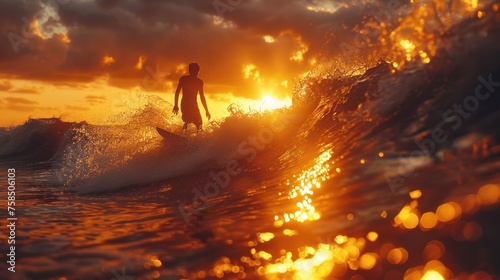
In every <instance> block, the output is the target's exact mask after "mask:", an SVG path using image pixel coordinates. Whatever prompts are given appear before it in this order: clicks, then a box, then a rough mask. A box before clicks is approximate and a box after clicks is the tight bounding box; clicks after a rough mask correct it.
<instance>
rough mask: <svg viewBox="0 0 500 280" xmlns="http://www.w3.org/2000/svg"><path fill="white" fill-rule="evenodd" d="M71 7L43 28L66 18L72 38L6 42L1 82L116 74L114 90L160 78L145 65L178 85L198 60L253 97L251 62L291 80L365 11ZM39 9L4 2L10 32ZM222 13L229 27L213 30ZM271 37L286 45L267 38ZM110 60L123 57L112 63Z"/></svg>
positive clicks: (211, 77) (220, 80)
mask: <svg viewBox="0 0 500 280" xmlns="http://www.w3.org/2000/svg"><path fill="white" fill-rule="evenodd" d="M62 2H67V3H65V4H61V5H58V9H57V15H58V18H59V19H57V18H54V17H53V18H51V19H50V20H49V21H47V23H45V25H44V26H41V27H40V28H41V29H44V30H49V29H50V30H53V31H54V30H56V27H57V22H56V21H59V22H60V23H62V25H64V26H65V27H66V28H67V29H68V34H67V35H68V38H69V39H70V40H71V42H70V43H69V44H68V43H66V42H65V38H64V36H62V35H58V34H53V35H52V36H51V37H50V38H40V37H38V36H33V37H32V38H29V40H28V42H27V43H25V44H21V46H20V48H19V53H18V54H15V52H14V51H13V47H12V46H11V44H10V42H9V40H7V39H4V40H1V41H0V58H3V59H2V60H0V78H1V77H2V76H3V77H17V78H25V79H36V80H42V81H51V82H57V81H67V82H71V81H73V82H89V81H93V80H94V79H96V78H98V77H102V76H103V75H109V80H108V81H109V83H110V84H111V85H113V86H117V87H122V88H129V87H132V86H137V85H140V83H141V81H143V80H144V79H145V77H147V76H148V75H151V73H148V71H146V67H149V68H150V69H153V70H154V71H156V69H157V66H159V69H161V71H162V73H161V75H162V77H161V78H162V79H166V80H169V81H173V82H176V80H177V79H178V78H179V75H180V73H178V71H176V69H177V68H176V67H177V66H178V65H179V64H181V63H184V64H186V63H189V62H191V61H197V62H199V64H200V65H201V67H202V69H201V72H200V76H201V77H202V78H203V79H204V80H205V82H206V83H207V84H217V85H224V86H226V87H232V88H234V89H235V90H234V91H233V92H234V94H235V95H239V96H252V95H253V94H255V92H254V89H253V88H251V84H252V83H254V82H253V81H249V80H245V79H244V77H243V75H242V66H243V65H245V64H250V63H251V64H254V65H256V66H257V68H258V71H259V73H260V75H261V77H274V78H276V79H277V80H278V81H282V80H284V79H288V80H290V79H291V78H294V77H295V76H296V75H298V74H300V73H302V72H304V71H306V70H307V68H308V66H307V60H308V59H309V58H311V57H313V56H314V55H316V54H318V53H319V52H321V50H322V48H323V47H324V46H323V45H324V42H325V36H326V34H328V33H330V32H337V33H338V36H337V37H341V33H342V32H344V31H343V30H342V28H341V25H342V24H348V25H353V24H354V22H357V20H358V18H360V17H361V15H362V14H363V13H362V12H361V11H360V10H359V9H358V8H356V7H352V8H346V7H343V8H340V9H339V10H338V11H337V12H336V13H326V12H314V11H310V10H308V9H307V5H309V4H314V3H313V2H314V1H301V0H274V1H257V0H255V1H251V0H242V1H241V4H239V5H237V6H235V7H231V9H230V10H227V11H225V12H224V13H223V14H221V13H220V10H219V13H218V11H217V9H216V8H215V7H214V1H213V0H174V1H159V0H121V1H120V0H113V1H106V0H96V1H91V0H89V1H71V0H70V1H62ZM221 2H224V3H227V2H226V1H224V0H221ZM316 2H318V1H316ZM233 3H235V2H233ZM318 3H319V2H318ZM40 9H41V7H40V4H39V1H28V0H25V1H10V0H0V22H1V23H2V26H1V27H0V29H1V31H2V33H3V34H7V33H9V32H14V33H16V34H18V35H20V36H21V37H22V27H23V21H22V20H21V18H22V17H26V18H31V17H32V16H33V14H34V13H36V12H37V11H39V10H40ZM220 15H222V16H223V18H224V20H225V23H223V24H219V25H217V24H214V22H213V21H214V17H215V16H220ZM264 35H271V36H274V37H276V38H277V42H275V43H273V44H268V43H266V42H264V40H263V39H262V36H264ZM4 38H5V37H4ZM301 44H305V45H307V47H308V51H307V52H306V53H305V55H304V61H303V62H297V61H292V60H290V56H291V55H292V53H293V52H296V51H298V50H300V49H301ZM104 56H110V57H112V58H113V60H114V61H113V62H112V63H108V64H105V63H103V57H104ZM140 56H143V57H144V58H145V59H144V63H143V69H138V68H136V67H135V66H136V65H137V63H138V61H139V57H140Z"/></svg>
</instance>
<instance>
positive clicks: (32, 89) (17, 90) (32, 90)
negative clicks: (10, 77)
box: [9, 87, 41, 94]
mask: <svg viewBox="0 0 500 280" xmlns="http://www.w3.org/2000/svg"><path fill="white" fill-rule="evenodd" d="M9 92H11V93H24V94H39V93H41V91H40V90H39V89H37V88H35V87H21V88H13V89H10V90H9Z"/></svg>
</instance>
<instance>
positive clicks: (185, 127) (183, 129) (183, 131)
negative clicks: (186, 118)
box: [182, 122, 188, 134]
mask: <svg viewBox="0 0 500 280" xmlns="http://www.w3.org/2000/svg"><path fill="white" fill-rule="evenodd" d="M187 128H188V123H187V122H185V123H184V125H183V126H182V133H184V134H186V132H187Z"/></svg>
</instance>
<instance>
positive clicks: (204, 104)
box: [200, 82, 212, 120]
mask: <svg viewBox="0 0 500 280" xmlns="http://www.w3.org/2000/svg"><path fill="white" fill-rule="evenodd" d="M200 99H201V104H202V105H203V108H205V113H206V115H207V119H209V120H210V118H211V117H212V116H210V112H208V106H207V100H206V99H205V93H204V92H203V82H202V83H201V88H200Z"/></svg>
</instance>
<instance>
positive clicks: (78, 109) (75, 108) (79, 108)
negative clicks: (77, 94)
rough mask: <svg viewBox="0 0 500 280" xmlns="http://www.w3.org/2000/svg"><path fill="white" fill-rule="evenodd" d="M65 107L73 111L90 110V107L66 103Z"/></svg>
mask: <svg viewBox="0 0 500 280" xmlns="http://www.w3.org/2000/svg"><path fill="white" fill-rule="evenodd" d="M65 108H66V109H68V110H71V111H88V110H90V108H89V107H83V106H72V105H66V106H65Z"/></svg>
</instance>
